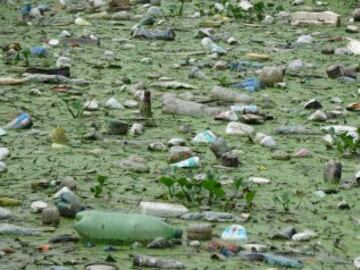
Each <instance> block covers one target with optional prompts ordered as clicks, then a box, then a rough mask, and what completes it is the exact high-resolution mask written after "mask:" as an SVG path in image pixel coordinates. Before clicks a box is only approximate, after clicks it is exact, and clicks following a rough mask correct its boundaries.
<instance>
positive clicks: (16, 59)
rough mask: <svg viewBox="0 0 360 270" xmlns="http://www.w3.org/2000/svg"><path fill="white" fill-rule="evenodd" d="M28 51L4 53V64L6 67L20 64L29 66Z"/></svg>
mask: <svg viewBox="0 0 360 270" xmlns="http://www.w3.org/2000/svg"><path fill="white" fill-rule="evenodd" d="M30 56H31V51H30V49H22V50H20V51H16V52H14V53H11V54H8V53H6V52H5V53H4V59H5V64H7V65H14V66H16V65H18V64H19V63H20V62H23V64H24V65H25V66H30Z"/></svg>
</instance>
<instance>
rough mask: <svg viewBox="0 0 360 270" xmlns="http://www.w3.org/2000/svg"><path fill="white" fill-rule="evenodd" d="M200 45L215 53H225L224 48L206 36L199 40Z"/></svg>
mask: <svg viewBox="0 0 360 270" xmlns="http://www.w3.org/2000/svg"><path fill="white" fill-rule="evenodd" d="M201 45H202V46H203V48H205V49H207V50H209V51H211V52H212V53H217V54H220V55H222V54H226V50H225V49H224V48H222V47H220V46H218V45H216V44H215V43H214V42H213V41H212V40H211V39H210V38H208V37H206V38H203V39H202V40H201Z"/></svg>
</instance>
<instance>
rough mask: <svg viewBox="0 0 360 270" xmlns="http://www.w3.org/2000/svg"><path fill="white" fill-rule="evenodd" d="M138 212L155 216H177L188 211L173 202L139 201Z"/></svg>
mask: <svg viewBox="0 0 360 270" xmlns="http://www.w3.org/2000/svg"><path fill="white" fill-rule="evenodd" d="M139 209H140V213H142V214H145V215H150V216H155V217H163V218H166V217H179V216H182V215H185V214H187V213H188V212H189V209H187V208H186V207H185V206H183V205H181V204H173V203H157V202H141V203H140V205H139Z"/></svg>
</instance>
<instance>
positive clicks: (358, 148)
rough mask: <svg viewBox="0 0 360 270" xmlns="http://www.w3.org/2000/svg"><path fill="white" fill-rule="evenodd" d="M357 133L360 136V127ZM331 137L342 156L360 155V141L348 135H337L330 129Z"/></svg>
mask: <svg viewBox="0 0 360 270" xmlns="http://www.w3.org/2000/svg"><path fill="white" fill-rule="evenodd" d="M357 133H358V134H359V135H360V127H359V128H358V129H357ZM330 135H331V136H332V138H333V140H334V145H335V148H336V150H337V151H338V153H339V154H340V155H350V156H354V155H360V139H355V138H354V137H353V136H351V135H350V134H348V133H342V134H340V135H336V134H335V130H334V129H330Z"/></svg>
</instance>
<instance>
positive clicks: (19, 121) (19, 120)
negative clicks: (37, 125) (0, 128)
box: [5, 112, 33, 129]
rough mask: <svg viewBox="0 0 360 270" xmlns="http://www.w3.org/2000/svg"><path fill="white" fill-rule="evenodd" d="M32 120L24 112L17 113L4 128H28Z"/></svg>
mask: <svg viewBox="0 0 360 270" xmlns="http://www.w3.org/2000/svg"><path fill="white" fill-rule="evenodd" d="M32 124H33V123H32V120H31V117H30V115H29V114H27V113H25V112H21V113H19V114H18V115H17V116H16V118H15V119H14V120H12V121H11V122H9V123H8V124H7V125H6V126H5V128H7V129H18V128H30V127H31V126H32Z"/></svg>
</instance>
